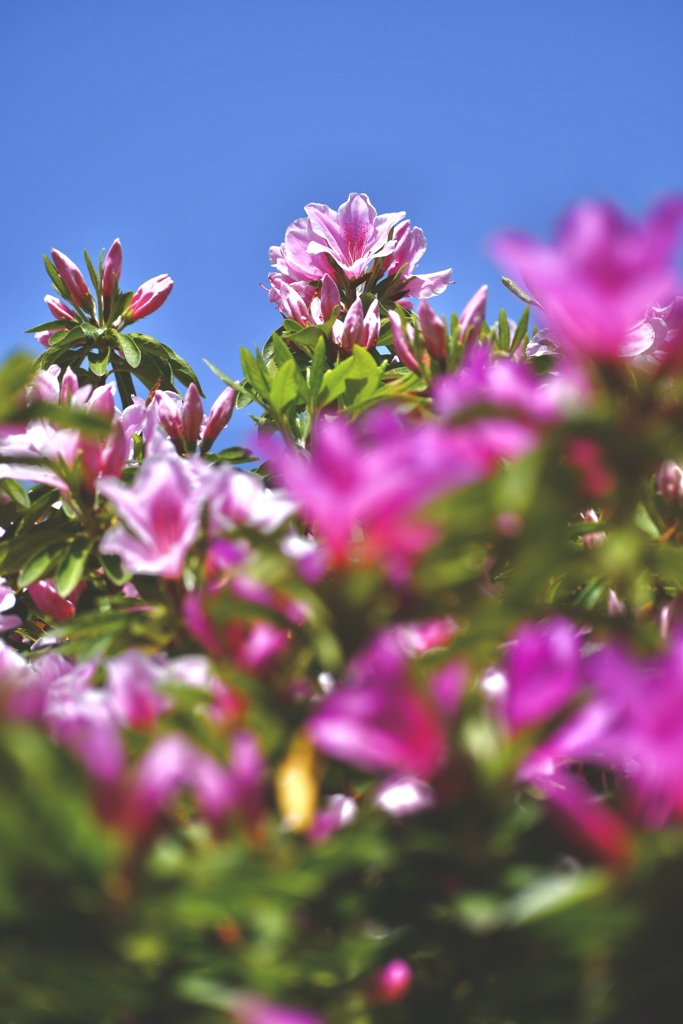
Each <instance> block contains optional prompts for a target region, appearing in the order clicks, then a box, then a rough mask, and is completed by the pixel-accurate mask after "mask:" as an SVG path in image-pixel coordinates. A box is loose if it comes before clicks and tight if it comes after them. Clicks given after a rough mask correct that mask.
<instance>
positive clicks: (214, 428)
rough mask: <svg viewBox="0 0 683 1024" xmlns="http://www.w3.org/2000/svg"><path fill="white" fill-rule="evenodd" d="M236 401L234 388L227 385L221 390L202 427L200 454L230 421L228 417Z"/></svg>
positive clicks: (205, 450)
mask: <svg viewBox="0 0 683 1024" xmlns="http://www.w3.org/2000/svg"><path fill="white" fill-rule="evenodd" d="M236 401H237V392H236V391H235V389H234V388H231V387H227V388H226V389H225V391H221V393H220V395H219V396H218V398H217V399H216V401H215V402H214V403H213V405H212V406H211V410H210V412H209V416H208V419H207V421H206V426H205V427H204V435H203V437H202V443H201V452H202V454H204V453H205V452H207V451H208V450H209V448H210V447H211V445H212V444H213V442H214V441H215V440H216V438H217V437H218V435H219V434H220V432H221V430H223V428H224V427H225V426H227V424H228V422H229V421H230V417H231V416H232V411H233V409H234V408H235V402H236Z"/></svg>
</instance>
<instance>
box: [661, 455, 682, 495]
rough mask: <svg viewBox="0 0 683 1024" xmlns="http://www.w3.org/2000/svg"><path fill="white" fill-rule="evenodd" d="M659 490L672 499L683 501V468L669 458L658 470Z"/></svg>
mask: <svg viewBox="0 0 683 1024" xmlns="http://www.w3.org/2000/svg"><path fill="white" fill-rule="evenodd" d="M657 490H658V491H659V493H660V494H661V495H662V497H664V498H668V499H669V500H670V501H683V469H681V467H680V466H679V465H678V463H677V462H674V460H673V459H667V460H666V462H663V463H662V464H661V466H660V467H659V469H658V470H657Z"/></svg>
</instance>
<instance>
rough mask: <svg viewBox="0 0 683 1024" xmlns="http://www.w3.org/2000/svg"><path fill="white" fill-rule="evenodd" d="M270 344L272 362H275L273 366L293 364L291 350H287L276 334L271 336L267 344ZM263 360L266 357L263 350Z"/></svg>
mask: <svg viewBox="0 0 683 1024" xmlns="http://www.w3.org/2000/svg"><path fill="white" fill-rule="evenodd" d="M271 343H272V348H273V360H274V361H275V365H276V366H277V367H281V366H285V364H286V363H292V362H294V356H293V355H292V353H291V350H290V349H289V348H287V346H286V345H285V343H284V341H283V340H282V338H281V337H280V336H279V335H278V334H273V335H271V338H270V341H269V342H268V344H271ZM265 358H266V356H265V350H264V359H265Z"/></svg>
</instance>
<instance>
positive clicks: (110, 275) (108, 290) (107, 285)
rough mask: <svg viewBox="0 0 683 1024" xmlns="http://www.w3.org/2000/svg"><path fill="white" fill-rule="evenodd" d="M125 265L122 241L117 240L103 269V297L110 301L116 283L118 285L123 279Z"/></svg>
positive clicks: (105, 259)
mask: <svg viewBox="0 0 683 1024" xmlns="http://www.w3.org/2000/svg"><path fill="white" fill-rule="evenodd" d="M122 265H123V248H122V247H121V239H120V238H115V239H114V241H113V242H112V244H111V247H110V249H109V252H108V253H107V255H106V256H105V258H104V265H103V267H102V295H103V297H104V298H108V299H110V298H111V297H112V295H113V293H114V281H116V283H117V284H118V282H119V280H120V278H121V267H122Z"/></svg>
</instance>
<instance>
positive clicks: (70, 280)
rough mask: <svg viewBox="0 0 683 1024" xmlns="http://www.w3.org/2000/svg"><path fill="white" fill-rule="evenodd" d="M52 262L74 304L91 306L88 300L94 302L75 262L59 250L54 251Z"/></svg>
mask: <svg viewBox="0 0 683 1024" xmlns="http://www.w3.org/2000/svg"><path fill="white" fill-rule="evenodd" d="M52 260H53V262H54V265H55V267H56V268H57V273H58V274H59V276H60V278H61V279H62V281H63V282H64V284H65V286H66V289H67V291H68V292H69V295H70V296H71V298H72V301H73V302H74V304H75V305H76V306H79V307H81V306H86V305H89V303H88V299H90V302H92V297H91V295H90V292H89V291H88V286H87V284H86V283H85V279H84V277H83V274H81V272H80V270H79V269H78V267H77V266H76V264H75V263H74V262H73V260H70V259H69V257H68V256H65V255H64V253H63V252H60V251H59V249H53V250H52ZM72 319H73V317H72Z"/></svg>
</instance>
